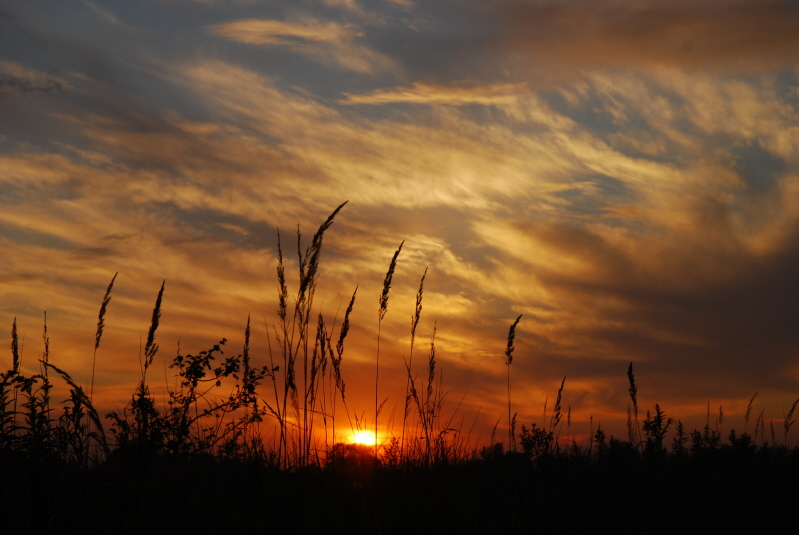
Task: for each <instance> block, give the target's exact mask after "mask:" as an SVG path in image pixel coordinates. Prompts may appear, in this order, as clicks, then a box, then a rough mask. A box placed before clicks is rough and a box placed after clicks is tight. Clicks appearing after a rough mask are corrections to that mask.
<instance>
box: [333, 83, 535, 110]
mask: <svg viewBox="0 0 799 535" xmlns="http://www.w3.org/2000/svg"><path fill="white" fill-rule="evenodd" d="M524 90H525V85H524V84H491V85H479V86H478V85H473V86H468V85H442V84H429V83H424V82H416V83H414V84H413V85H412V86H411V87H399V88H392V89H378V90H376V91H373V92H371V93H367V94H363V95H351V94H347V95H346V96H345V97H344V98H343V99H342V100H341V102H342V103H344V104H372V105H380V104H398V103H409V104H449V105H452V106H466V105H470V104H480V105H484V106H491V105H503V104H513V103H515V102H517V100H518V96H519V93H520V92H523V91H524Z"/></svg>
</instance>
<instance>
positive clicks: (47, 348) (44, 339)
mask: <svg viewBox="0 0 799 535" xmlns="http://www.w3.org/2000/svg"><path fill="white" fill-rule="evenodd" d="M42 342H44V353H42V361H44V363H45V364H47V363H48V362H50V337H49V336H48V335H47V311H46V310H45V311H44V330H43V331H42ZM41 373H42V377H43V380H44V384H45V387H46V390H45V394H47V393H48V392H49V390H50V386H51V385H50V379H49V378H48V375H47V366H42V368H41ZM47 413H48V414H49V413H50V398H49V396H48V397H47Z"/></svg>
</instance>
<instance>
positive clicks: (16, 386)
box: [8, 316, 22, 429]
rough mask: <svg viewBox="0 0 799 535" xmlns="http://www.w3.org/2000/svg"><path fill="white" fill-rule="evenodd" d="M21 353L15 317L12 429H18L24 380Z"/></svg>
mask: <svg viewBox="0 0 799 535" xmlns="http://www.w3.org/2000/svg"><path fill="white" fill-rule="evenodd" d="M19 355H20V352H19V336H18V335H17V318H16V316H15V317H14V323H13V324H12V325H11V370H10V373H9V374H8V375H9V378H11V382H12V383H13V385H14V394H13V401H14V410H13V412H12V421H11V425H12V429H14V428H16V427H17V394H18V389H19V383H20V380H21V379H22V376H21V375H20V373H19V363H20V356H19Z"/></svg>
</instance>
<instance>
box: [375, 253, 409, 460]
mask: <svg viewBox="0 0 799 535" xmlns="http://www.w3.org/2000/svg"><path fill="white" fill-rule="evenodd" d="M404 243H405V240H403V241H402V242H401V243H400V244H399V247H398V248H397V251H396V252H395V253H394V256H393V257H392V258H391V263H390V264H389V266H388V272H386V278H385V279H383V292H382V293H381V294H380V301H379V304H380V308H379V309H378V315H377V356H376V358H375V446H374V456H375V458H376V457H377V449H378V444H377V428H378V419H379V417H380V414H379V413H380V408H379V406H378V400H379V398H378V396H379V390H378V388H379V381H380V327H381V325H382V324H383V318H385V316H386V311H387V310H388V294H389V290H390V289H391V279H392V278H393V277H394V270H395V269H396V268H397V257H398V256H399V254H400V251H402V246H403V244H404Z"/></svg>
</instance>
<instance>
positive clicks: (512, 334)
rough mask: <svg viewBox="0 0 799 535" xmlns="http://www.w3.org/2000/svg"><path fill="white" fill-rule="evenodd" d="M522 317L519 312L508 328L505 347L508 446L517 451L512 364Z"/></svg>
mask: <svg viewBox="0 0 799 535" xmlns="http://www.w3.org/2000/svg"><path fill="white" fill-rule="evenodd" d="M521 319H522V314H519V317H518V318H516V321H514V322H513V324H512V325H511V326H510V329H509V330H508V345H507V346H506V347H505V365H506V366H507V367H508V448H509V449H510V450H511V451H516V444H515V440H514V437H513V430H512V429H511V427H512V425H511V424H512V422H511V417H510V406H511V402H510V365H511V363H512V362H513V350H514V349H515V348H514V347H513V340H514V339H515V338H516V326H517V325H518V324H519V320H521Z"/></svg>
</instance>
